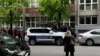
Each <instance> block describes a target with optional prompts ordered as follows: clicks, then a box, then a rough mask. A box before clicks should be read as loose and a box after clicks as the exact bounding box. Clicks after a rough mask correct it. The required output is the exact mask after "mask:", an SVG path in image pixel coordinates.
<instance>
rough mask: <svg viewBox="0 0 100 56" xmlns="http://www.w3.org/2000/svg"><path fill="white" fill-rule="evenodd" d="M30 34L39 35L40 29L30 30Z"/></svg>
mask: <svg viewBox="0 0 100 56" xmlns="http://www.w3.org/2000/svg"><path fill="white" fill-rule="evenodd" d="M30 32H31V33H41V32H42V31H41V29H30Z"/></svg>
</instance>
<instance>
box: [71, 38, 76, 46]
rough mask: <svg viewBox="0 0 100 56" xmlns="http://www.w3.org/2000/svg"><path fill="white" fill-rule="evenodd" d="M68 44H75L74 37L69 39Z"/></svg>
mask: <svg viewBox="0 0 100 56" xmlns="http://www.w3.org/2000/svg"><path fill="white" fill-rule="evenodd" d="M70 45H72V46H75V39H74V38H73V37H71V39H70Z"/></svg>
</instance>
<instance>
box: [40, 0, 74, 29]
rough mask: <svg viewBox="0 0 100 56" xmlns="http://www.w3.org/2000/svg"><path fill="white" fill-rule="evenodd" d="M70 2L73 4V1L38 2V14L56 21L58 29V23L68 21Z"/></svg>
mask: <svg viewBox="0 0 100 56" xmlns="http://www.w3.org/2000/svg"><path fill="white" fill-rule="evenodd" d="M70 1H71V2H74V0H39V5H40V12H41V14H43V15H48V17H49V19H50V20H54V21H56V23H57V25H58V28H60V22H62V21H63V20H68V19H69V16H70V12H69V6H70Z"/></svg>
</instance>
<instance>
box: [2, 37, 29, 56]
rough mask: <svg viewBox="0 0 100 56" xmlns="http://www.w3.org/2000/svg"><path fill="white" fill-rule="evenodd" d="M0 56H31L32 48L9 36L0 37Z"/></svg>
mask: <svg viewBox="0 0 100 56" xmlns="http://www.w3.org/2000/svg"><path fill="white" fill-rule="evenodd" d="M0 56H30V48H29V46H28V45H27V44H26V43H25V42H19V41H17V39H15V38H13V37H11V36H9V35H0Z"/></svg>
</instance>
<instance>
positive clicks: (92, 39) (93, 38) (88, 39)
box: [79, 29, 100, 46]
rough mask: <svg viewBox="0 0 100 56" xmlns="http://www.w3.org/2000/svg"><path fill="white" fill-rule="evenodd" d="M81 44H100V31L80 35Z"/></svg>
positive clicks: (95, 30)
mask: <svg viewBox="0 0 100 56" xmlns="http://www.w3.org/2000/svg"><path fill="white" fill-rule="evenodd" d="M79 42H80V43H85V44H87V45H89V46H91V45H93V44H100V29H94V30H90V31H87V32H85V33H80V34H79Z"/></svg>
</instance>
